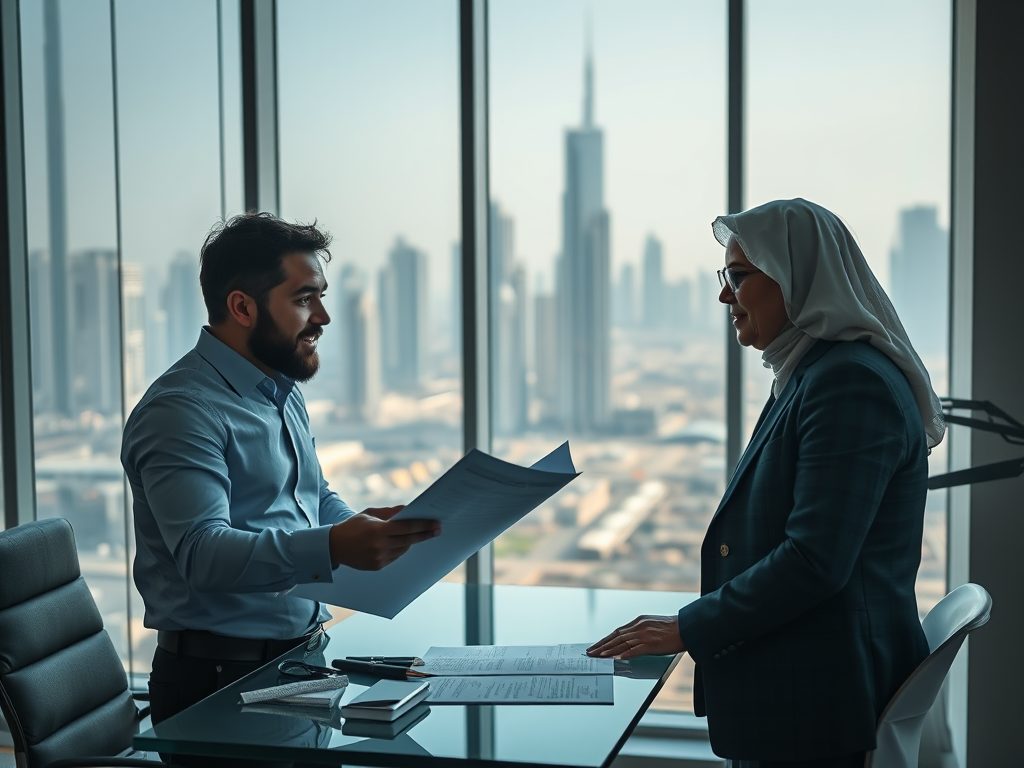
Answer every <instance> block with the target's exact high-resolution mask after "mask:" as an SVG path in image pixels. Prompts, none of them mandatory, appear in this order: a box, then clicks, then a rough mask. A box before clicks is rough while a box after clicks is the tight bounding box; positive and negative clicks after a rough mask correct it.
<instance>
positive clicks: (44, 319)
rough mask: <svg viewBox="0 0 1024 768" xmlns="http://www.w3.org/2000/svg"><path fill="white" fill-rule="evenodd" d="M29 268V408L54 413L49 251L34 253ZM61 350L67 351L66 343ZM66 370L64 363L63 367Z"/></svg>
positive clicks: (55, 386)
mask: <svg viewBox="0 0 1024 768" xmlns="http://www.w3.org/2000/svg"><path fill="white" fill-rule="evenodd" d="M28 268H29V281H28V284H29V291H30V295H29V302H28V308H29V324H30V328H31V331H32V333H31V336H32V405H33V408H34V410H35V412H36V413H55V412H58V409H57V380H56V373H55V370H56V345H55V343H54V342H55V340H54V336H55V335H56V329H55V328H54V321H55V319H56V318H55V316H54V313H53V312H51V311H49V310H50V307H51V304H52V301H53V284H52V283H53V263H52V261H51V260H50V252H49V251H33V252H32V253H31V254H30V255H29V259H28ZM64 349H65V350H66V349H67V345H66V344H65V346H64ZM64 369H65V370H67V364H65V365H64Z"/></svg>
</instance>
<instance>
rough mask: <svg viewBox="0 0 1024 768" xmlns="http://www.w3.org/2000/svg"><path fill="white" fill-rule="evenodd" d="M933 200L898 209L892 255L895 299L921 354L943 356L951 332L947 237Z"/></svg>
mask: <svg viewBox="0 0 1024 768" xmlns="http://www.w3.org/2000/svg"><path fill="white" fill-rule="evenodd" d="M938 213H939V212H938V209H937V208H936V207H935V206H933V205H918V206H914V207H911V208H904V209H903V210H901V211H900V213H899V222H900V223H899V234H898V235H897V245H896V247H895V248H893V250H892V253H891V254H890V272H891V275H892V297H891V298H892V303H893V305H894V306H895V307H896V313H897V314H898V315H899V317H900V320H902V321H903V327H904V328H905V329H906V331H907V335H908V336H910V341H911V342H912V343H913V345H914V348H915V349H916V350H917V352H918V354H920V355H925V356H928V355H940V354H942V353H943V352H944V351H945V349H946V346H947V339H948V335H949V328H948V325H949V315H948V312H947V307H948V305H949V299H948V296H947V294H948V291H949V238H948V236H947V233H946V230H944V229H942V228H941V227H940V226H939V223H938Z"/></svg>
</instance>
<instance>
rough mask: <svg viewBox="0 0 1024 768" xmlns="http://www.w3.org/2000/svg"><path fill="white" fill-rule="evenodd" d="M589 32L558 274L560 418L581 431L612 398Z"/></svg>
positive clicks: (568, 153)
mask: <svg viewBox="0 0 1024 768" xmlns="http://www.w3.org/2000/svg"><path fill="white" fill-rule="evenodd" d="M589 26H590V25H589V22H588V33H587V43H586V54H585V58H584V67H583V125H582V126H580V127H579V128H570V129H569V130H567V131H566V133H565V192H564V194H563V197H562V253H561V255H560V256H559V259H558V269H557V279H558V286H557V294H558V302H557V312H558V347H559V354H558V358H559V369H558V413H559V420H560V421H561V422H562V423H563V424H564V425H565V426H566V427H568V428H570V429H572V430H574V431H576V432H580V433H593V432H599V431H601V430H603V429H605V428H606V427H607V426H608V422H609V407H610V402H611V397H610V393H609V385H610V381H611V365H610V354H609V347H610V341H611V336H610V334H611V331H610V326H611V318H610V313H611V295H610V293H611V245H610V238H609V225H610V221H609V216H608V210H607V209H606V208H605V204H604V132H603V131H602V130H601V129H600V128H598V127H597V126H596V125H595V123H594V62H593V55H592V50H591V48H592V45H591V34H590V32H589Z"/></svg>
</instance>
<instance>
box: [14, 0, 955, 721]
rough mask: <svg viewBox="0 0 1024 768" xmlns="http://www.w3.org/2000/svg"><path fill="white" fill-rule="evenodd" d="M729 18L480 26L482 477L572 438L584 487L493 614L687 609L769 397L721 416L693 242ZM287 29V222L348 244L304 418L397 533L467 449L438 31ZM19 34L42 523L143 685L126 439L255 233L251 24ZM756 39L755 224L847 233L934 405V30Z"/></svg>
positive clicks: (882, 27)
mask: <svg viewBox="0 0 1024 768" xmlns="http://www.w3.org/2000/svg"><path fill="white" fill-rule="evenodd" d="M726 5H727V4H725V3H703V2H697V0H679V1H676V0H637V1H636V2H629V3H626V2H621V1H620V2H616V1H615V0H594V2H589V3H585V2H583V0H563V2H560V3H557V4H552V3H545V2H541V0H493V2H491V3H489V4H488V9H489V10H488V13H489V29H488V45H489V72H488V78H489V79H488V93H489V103H488V107H489V115H488V121H489V153H490V154H489V172H490V200H489V201H488V211H487V215H488V216H489V219H490V235H491V240H490V247H489V257H490V273H491V283H490V288H489V293H488V300H489V303H490V327H489V333H490V342H491V350H492V361H491V363H492V370H491V377H490V378H491V382H492V389H491V392H490V393H488V396H489V397H490V398H491V405H492V407H491V412H492V416H493V420H492V422H493V423H492V434H493V452H494V453H496V454H497V455H499V456H502V457H503V458H506V459H509V460H511V461H514V462H517V463H522V462H531V461H533V460H536V459H537V458H539V457H540V456H542V455H543V454H545V453H547V452H548V451H549V450H551V449H552V448H554V447H555V446H556V445H557V444H558V443H560V442H561V441H562V440H564V439H566V438H568V439H569V440H570V441H571V445H572V449H573V454H574V457H575V459H576V461H577V465H578V466H580V467H582V468H584V469H585V470H586V471H585V474H584V475H583V476H582V477H581V478H580V479H579V480H577V481H576V482H574V483H573V484H572V485H571V486H569V487H568V488H567V489H566V490H565V491H563V492H562V493H561V494H559V495H558V496H556V497H555V498H553V499H552V500H551V501H550V502H549V503H547V504H545V505H543V506H542V507H541V508H539V509H538V510H536V511H535V512H534V513H533V514H531V515H529V516H528V517H527V518H525V519H524V520H523V521H522V522H521V523H519V524H517V525H516V526H514V527H513V528H512V529H511V530H510V531H508V532H507V533H506V534H505V535H503V536H501V537H500V538H499V539H498V540H497V541H496V542H495V545H494V546H495V575H496V579H497V580H498V581H499V582H502V583H517V584H549V585H574V586H593V587H621V588H635V589H651V590H658V589H661V590H696V589H697V587H698V585H699V552H700V544H701V541H702V539H703V534H704V530H705V527H706V525H707V523H708V521H709V519H710V517H711V515H712V514H713V512H714V510H715V508H716V506H717V504H718V501H719V499H720V497H721V494H722V492H723V490H724V486H725V480H726V476H727V469H728V468H727V467H726V459H725V438H726V428H725V424H726V413H727V409H728V408H733V407H736V408H742V409H743V415H744V420H743V424H744V426H743V431H744V435H745V436H749V432H750V430H751V429H752V427H753V424H754V422H755V420H756V418H757V415H758V414H759V413H760V410H761V407H762V405H763V403H764V401H765V399H766V397H767V395H768V389H769V386H770V382H771V374H770V372H769V371H766V370H765V369H764V368H763V367H762V366H761V362H760V355H759V353H756V352H753V351H750V350H748V351H745V352H744V362H743V381H742V384H743V390H742V391H743V402H742V403H741V404H728V403H726V402H725V391H726V386H725V385H726V362H725V349H726V347H725V344H724V339H725V338H726V337H727V336H726V329H725V328H724V327H723V323H724V320H725V312H724V310H723V309H722V308H721V307H720V306H719V305H718V303H717V296H718V293H719V288H718V285H717V281H716V280H715V277H714V270H715V269H717V268H719V267H720V266H721V261H722V250H721V248H720V247H719V246H718V245H717V243H716V242H715V241H714V238H713V236H712V234H711V231H710V226H709V225H710V223H711V221H712V220H713V219H714V217H715V216H717V215H719V214H721V213H724V212H725V205H726V178H727V174H726V136H727V125H726V116H727V110H726V102H727V95H728V87H727V82H726V74H727V73H726V61H727V56H726V54H727V50H726V40H727V35H726V21H727V7H726ZM276 9H277V17H276V24H277V27H276V35H277V39H276V44H277V65H278V70H277V77H278V82H277V95H278V105H277V107H278V108H277V113H278V128H279V134H278V142H279V146H278V147H277V152H278V158H277V159H278V164H279V170H280V174H279V180H280V190H279V191H280V201H281V206H280V207H281V210H280V213H281V215H282V216H283V217H285V218H287V219H290V220H299V221H312V220H314V219H316V220H318V221H319V223H320V224H322V225H323V226H324V227H325V228H327V229H328V230H330V231H331V232H332V233H333V234H334V236H335V239H334V244H333V248H332V251H333V254H334V259H333V261H332V263H331V264H330V266H329V267H328V269H327V279H328V281H329V283H330V289H329V291H328V294H327V301H328V309H329V311H330V312H331V314H332V316H333V322H332V325H331V327H330V328H328V329H327V331H326V333H327V335H326V336H325V338H324V343H325V344H326V345H327V346H326V347H323V348H322V352H323V354H322V357H323V367H322V370H321V372H320V374H319V375H318V376H317V377H316V378H315V379H313V380H312V381H311V382H310V383H309V384H308V385H305V386H304V391H305V395H306V399H307V403H308V405H309V411H310V417H311V421H312V423H313V428H314V431H315V433H316V434H317V438H318V441H317V442H318V453H319V456H320V460H321V463H322V465H323V468H324V472H325V475H326V476H327V478H328V480H329V481H330V482H331V484H332V486H333V487H334V488H335V489H336V490H338V492H339V493H340V494H341V496H342V497H343V498H344V499H345V500H346V501H348V502H349V504H350V505H351V506H353V507H354V508H356V509H362V508H365V507H371V506H373V507H380V506H389V505H392V504H399V503H404V502H407V501H408V500H410V499H411V498H414V497H415V496H416V494H417V493H418V491H419V490H420V489H422V488H423V487H425V486H426V485H428V484H429V483H430V482H431V481H432V480H433V479H435V478H436V477H437V476H438V475H440V474H441V473H442V472H443V471H444V470H445V469H447V468H448V467H449V466H451V464H453V463H454V462H455V461H456V460H457V459H458V458H459V456H460V455H461V453H462V450H463V445H462V422H463V417H464V413H463V405H462V400H463V393H462V371H461V356H462V350H461V334H460V323H461V318H460V316H459V311H460V307H461V302H460V298H461V297H460V290H461V281H460V248H459V238H460V215H461V211H460V194H461V191H460V189H459V140H460V126H459V117H460V116H459V90H458V89H459V60H458V55H459V39H458V31H459V17H458V14H459V4H458V3H455V2H452V1H451V0H433V1H432V2H422V1H420V0H394V1H393V2H390V3H386V4H381V3H358V2H344V3H342V2H330V1H328V0H278V2H277V4H276ZM20 11H21V14H20V21H21V36H22V49H21V51H22V57H23V60H22V78H23V88H22V93H23V101H24V104H23V115H24V128H25V130H24V135H25V169H26V180H25V185H26V186H25V194H26V210H27V224H28V253H27V265H28V272H29V285H28V292H29V310H30V315H31V317H30V320H31V343H32V349H31V354H32V381H33V400H34V413H33V418H34V434H35V450H36V453H35V470H36V478H37V488H36V490H37V499H38V509H37V514H38V516H40V517H47V516H56V515H60V516H63V517H67V518H68V519H69V520H71V522H72V524H73V526H74V527H75V531H76V535H77V540H78V545H79V552H80V558H81V561H82V566H83V572H84V574H85V576H86V578H87V579H88V581H89V584H90V586H91V587H92V589H93V592H94V595H95V597H96V600H97V602H98V603H99V605H100V609H101V612H102V614H103V617H104V621H105V623H106V625H107V628H108V630H109V631H110V634H111V637H112V638H113V640H114V643H115V646H116V648H117V650H118V652H119V654H120V655H121V658H122V659H123V660H124V663H125V666H126V668H127V669H129V670H130V671H132V672H135V673H139V674H142V675H144V674H145V673H146V671H147V670H148V668H149V660H150V658H151V654H152V648H153V635H152V633H151V632H148V631H146V630H144V629H143V627H142V607H141V605H140V601H139V598H138V595H137V593H136V592H135V590H134V586H133V584H132V580H131V579H130V578H129V566H130V562H131V559H132V557H133V551H134V550H133V541H132V539H133V536H132V518H131V509H130V499H126V497H125V491H124V482H123V477H122V472H121V467H120V463H119V460H118V456H119V448H120V435H121V426H122V423H123V419H124V417H125V415H126V414H127V413H128V412H129V411H130V409H131V408H132V407H133V406H134V404H135V403H136V402H137V401H138V399H139V397H140V396H141V394H142V393H143V392H144V391H145V389H146V387H148V385H149V384H150V383H151V382H152V380H153V379H154V378H155V377H156V376H157V375H159V374H160V373H161V372H162V371H163V370H164V369H165V368H166V367H167V366H168V365H169V364H170V363H171V362H173V361H174V360H175V359H177V358H178V357H179V356H180V355H181V354H183V353H184V352H186V351H187V350H188V349H190V348H191V347H192V345H193V344H194V342H195V339H196V336H197V334H198V330H199V326H200V325H201V324H202V323H203V322H204V320H205V309H204V307H203V305H202V300H201V296H200V293H199V288H198V252H199V248H200V246H201V244H202V240H203V237H204V236H205V234H206V232H207V231H208V230H209V229H210V227H211V225H213V224H214V222H215V220H216V219H217V217H218V216H220V217H229V216H230V215H231V214H233V213H237V212H239V211H240V210H241V209H242V207H243V202H242V130H241V129H242V119H243V118H242V110H241V88H240V82H241V74H240V67H241V64H240V50H241V47H240V34H241V30H240V22H239V16H240V4H239V2H238V0H220V2H218V3H216V4H212V3H209V2H204V1H203V0H187V1H185V0H175V2H151V3H145V4H142V3H133V2H127V1H126V0H115V2H114V3H112V4H111V3H108V2H105V1H103V0H79V1H78V2H69V1H64V2H61V1H60V0H54V1H53V2H46V3H37V2H31V1H30V0H23V1H22V2H21V4H20ZM746 13H747V18H746V34H747V43H746V58H747V66H746V78H747V79H746V84H745V95H746V111H747V121H746V126H745V141H746V148H745V157H746V168H745V189H746V194H745V203H746V204H747V205H755V204H758V203H760V202H764V201H766V200H770V199H773V198H778V197H792V196H803V197H807V198H810V199H813V200H815V201H817V202H820V203H822V204H824V205H826V206H828V207H830V208H832V209H833V210H835V211H836V212H837V213H839V214H841V215H842V216H843V217H844V218H845V219H846V220H847V221H848V222H849V223H850V225H851V227H852V229H853V230H854V233H855V234H856V235H857V237H858V239H859V241H860V242H861V245H862V247H863V249H864V251H865V254H866V256H867V258H868V260H869V262H870V263H871V264H872V266H873V268H874V270H875V272H876V274H877V275H878V277H879V279H880V280H881V282H882V284H883V286H885V288H886V290H887V291H888V292H889V295H890V296H891V298H892V299H893V302H894V304H895V306H896V308H897V310H898V311H899V312H900V313H901V316H902V318H903V320H904V322H905V325H906V326H907V330H908V332H909V334H910V337H911V339H912V341H914V342H915V345H916V346H917V348H918V350H919V351H920V352H921V354H922V357H923V358H924V361H925V363H926V365H927V367H928V368H929V370H930V371H931V373H932V376H933V384H934V386H935V389H936V390H937V391H938V392H939V393H945V391H946V387H947V381H948V370H947V369H948V361H947V356H946V348H947V346H948V344H947V338H946V330H945V329H946V324H947V298H946V293H947V290H946V288H947V287H946V285H945V283H944V282H943V281H944V279H945V278H944V276H945V275H947V274H948V223H947V222H948V219H949V211H948V200H949V196H950V195H949V184H950V182H949V155H950V153H949V145H950V136H949V124H950V120H949V114H950V89H949V82H950V51H951V41H950V28H951V23H950V7H949V5H948V4H938V5H936V4H934V3H926V2H924V0H900V1H899V2H897V3H891V2H881V0H871V2H869V3H859V4H846V5H835V4H821V3H815V2H812V0H770V2H769V0H749V2H747V3H746ZM880 20H884V23H880ZM539 21H542V22H543V23H538V22H539ZM952 394H956V393H952ZM6 447H7V448H8V449H10V448H11V446H6ZM931 462H932V471H933V472H940V471H943V470H944V468H945V462H946V452H945V444H943V445H940V446H939V448H938V449H937V450H935V451H934V452H933V454H932V457H931ZM945 515H946V510H945V495H944V494H933V495H930V496H929V498H928V502H927V513H926V531H925V544H924V552H923V564H922V569H921V576H920V581H919V597H920V605H921V608H922V611H925V610H927V608H928V607H930V605H932V604H933V603H934V602H935V601H936V600H937V599H938V598H939V597H940V596H941V595H942V594H943V593H944V592H945V537H946V517H945ZM452 578H463V576H462V575H461V573H458V572H457V573H455V574H453V575H452ZM638 609H640V608H639V607H638ZM640 610H642V609H640ZM623 618H624V619H625V618H630V617H623ZM609 629H611V628H609ZM690 686H691V681H690V678H689V676H688V670H686V669H685V668H682V669H681V670H680V671H679V672H678V673H677V674H676V676H675V677H674V678H673V680H672V681H671V682H670V683H669V685H668V686H666V688H665V690H664V692H663V693H662V695H661V698H660V699H659V702H658V705H659V706H660V707H662V708H668V709H675V710H682V711H685V710H688V709H689V708H690V707H691V700H690V693H691V689H690Z"/></svg>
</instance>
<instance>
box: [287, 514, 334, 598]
mask: <svg viewBox="0 0 1024 768" xmlns="http://www.w3.org/2000/svg"><path fill="white" fill-rule="evenodd" d="M330 535H331V526H329V525H322V526H319V527H317V528H307V529H306V530H302V531H293V532H292V534H291V536H289V539H290V542H291V550H292V551H291V555H292V562H293V563H294V564H295V581H296V583H297V584H319V583H321V582H322V583H326V584H332V583H333V582H334V569H333V566H332V564H331V540H330Z"/></svg>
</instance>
